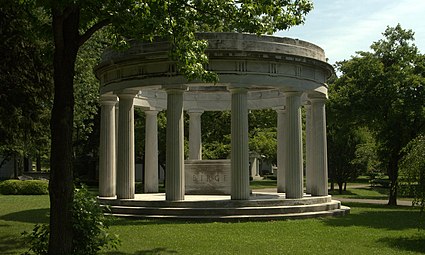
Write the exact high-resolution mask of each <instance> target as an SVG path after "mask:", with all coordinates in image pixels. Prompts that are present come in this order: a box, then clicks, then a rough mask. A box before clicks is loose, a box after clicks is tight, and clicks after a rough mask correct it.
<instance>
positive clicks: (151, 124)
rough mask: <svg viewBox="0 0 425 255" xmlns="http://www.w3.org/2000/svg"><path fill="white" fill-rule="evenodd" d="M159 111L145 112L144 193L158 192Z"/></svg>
mask: <svg viewBox="0 0 425 255" xmlns="http://www.w3.org/2000/svg"><path fill="white" fill-rule="evenodd" d="M157 115H158V111H145V116H146V131H145V132H146V133H145V178H144V192H145V193H156V192H158V121H157Z"/></svg>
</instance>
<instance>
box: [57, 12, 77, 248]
mask: <svg viewBox="0 0 425 255" xmlns="http://www.w3.org/2000/svg"><path fill="white" fill-rule="evenodd" d="M52 11H53V21H52V22H53V24H52V25H53V36H54V42H55V51H54V57H53V67H54V73H53V78H54V88H55V89H54V91H55V96H54V102H53V109H52V117H51V122H50V126H51V135H52V143H51V157H50V185H49V192H50V239H49V254H50V255H53V254H54V255H65V254H71V253H72V240H73V230H72V202H73V192H74V186H73V170H72V128H73V121H74V88H73V80H74V67H75V60H76V56H77V52H78V48H79V33H78V32H79V31H78V27H79V18H80V17H79V9H78V8H77V7H75V6H74V7H67V8H66V9H65V10H58V8H53V10H52Z"/></svg>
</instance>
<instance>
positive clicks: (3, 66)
mask: <svg viewBox="0 0 425 255" xmlns="http://www.w3.org/2000/svg"><path fill="white" fill-rule="evenodd" d="M48 21H49V19H48V17H47V15H46V13H45V12H44V11H43V10H42V9H39V8H35V9H32V8H30V7H28V6H21V5H19V4H18V3H17V1H11V0H5V1H2V2H1V3H0V59H1V61H0V88H1V89H0V154H2V155H3V156H6V158H7V157H8V156H12V155H15V156H29V155H34V156H35V155H40V156H41V155H45V154H47V153H48V145H49V143H50V140H49V135H48V133H49V127H48V125H47V123H48V122H49V111H50V108H51V99H52V82H51V61H50V59H49V58H50V57H51V56H52V55H51V53H52V52H51V47H52V45H51V43H50V41H49V40H48V37H47V36H46V34H47V32H46V31H45V30H46V27H47V28H48Z"/></svg>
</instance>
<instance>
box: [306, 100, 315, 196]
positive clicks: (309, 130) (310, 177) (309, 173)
mask: <svg viewBox="0 0 425 255" xmlns="http://www.w3.org/2000/svg"><path fill="white" fill-rule="evenodd" d="M304 107H305V110H306V112H305V152H306V155H305V156H306V160H305V161H306V162H305V165H306V169H305V175H306V176H305V179H306V193H311V187H312V183H313V181H314V179H315V176H314V171H313V150H312V149H313V146H312V145H313V122H312V114H311V111H312V110H311V105H305V106H304Z"/></svg>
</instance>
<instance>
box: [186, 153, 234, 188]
mask: <svg viewBox="0 0 425 255" xmlns="http://www.w3.org/2000/svg"><path fill="white" fill-rule="evenodd" d="M184 166H185V188H186V194H187V195H229V194H230V189H231V179H230V159H222V160H221V159H219V160H185V163H184Z"/></svg>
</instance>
